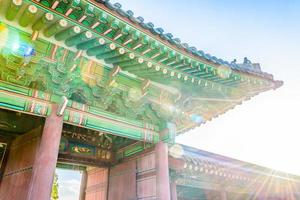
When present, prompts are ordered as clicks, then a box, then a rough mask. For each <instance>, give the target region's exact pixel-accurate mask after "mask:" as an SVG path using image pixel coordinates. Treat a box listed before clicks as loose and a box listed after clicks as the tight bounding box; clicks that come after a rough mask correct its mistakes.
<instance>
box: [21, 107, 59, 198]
mask: <svg viewBox="0 0 300 200" xmlns="http://www.w3.org/2000/svg"><path fill="white" fill-rule="evenodd" d="M57 109H58V106H57V105H53V106H52V112H51V115H50V116H49V117H47V118H46V121H45V125H44V129H43V134H42V138H41V142H40V147H39V150H38V153H37V156H36V159H35V162H34V165H33V173H32V179H31V182H30V185H29V191H28V195H27V198H26V200H49V199H50V196H51V189H52V182H53V175H54V172H55V168H56V162H57V157H58V151H59V143H60V138H61V133H62V128H63V117H62V116H57V114H56V113H57Z"/></svg>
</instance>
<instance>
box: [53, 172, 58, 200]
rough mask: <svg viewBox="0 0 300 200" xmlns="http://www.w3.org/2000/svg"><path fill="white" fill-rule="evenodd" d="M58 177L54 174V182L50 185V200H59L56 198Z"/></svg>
mask: <svg viewBox="0 0 300 200" xmlns="http://www.w3.org/2000/svg"><path fill="white" fill-rule="evenodd" d="M57 179H58V176H57V174H56V173H55V174H54V180H53V185H52V192H51V200H59V197H58V182H57Z"/></svg>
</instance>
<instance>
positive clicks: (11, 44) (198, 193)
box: [0, 0, 300, 200]
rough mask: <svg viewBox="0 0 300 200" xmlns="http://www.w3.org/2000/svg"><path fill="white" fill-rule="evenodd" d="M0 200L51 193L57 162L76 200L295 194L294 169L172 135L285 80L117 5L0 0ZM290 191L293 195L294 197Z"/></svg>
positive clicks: (33, 199)
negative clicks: (75, 179)
mask: <svg viewBox="0 0 300 200" xmlns="http://www.w3.org/2000/svg"><path fill="white" fill-rule="evenodd" d="M0 22H1V23H0V167H1V169H0V184H1V185H0V200H49V199H50V192H51V188H52V181H53V175H54V171H55V169H56V167H58V168H68V169H74V170H81V171H83V177H82V183H81V193H80V199H82V200H83V199H85V200H154V199H159V200H171V199H172V200H177V199H178V200H196V199H197V200H199V199H209V200H212V199H222V200H225V199H229V200H231V199H240V200H245V199H260V200H261V199H276V200H279V199H280V200H295V199H300V197H299V188H300V183H299V181H300V179H299V178H298V177H295V176H292V175H288V174H284V173H280V172H274V171H272V170H270V169H266V168H263V167H259V166H256V165H253V164H249V163H245V162H241V161H238V160H234V159H230V158H226V157H223V156H220V155H215V154H212V153H208V152H204V151H200V150H197V149H193V148H191V147H187V146H182V145H179V144H175V137H176V135H178V134H183V133H185V132H187V131H188V130H190V129H193V128H195V127H197V126H199V125H201V124H203V123H205V122H206V121H210V120H212V119H213V118H215V117H217V116H218V115H221V114H223V113H225V112H226V111H227V110H229V109H232V108H234V107H235V106H236V105H239V104H241V103H242V102H243V101H245V100H249V99H250V98H252V97H253V96H255V95H257V94H259V93H261V92H264V91H267V90H271V89H276V88H278V87H280V86H281V85H282V82H281V81H276V80H274V79H273V76H272V75H270V74H267V73H265V72H263V71H261V68H260V66H259V64H255V63H251V62H250V61H249V60H248V59H247V58H245V60H244V62H243V63H241V64H238V63H236V62H235V61H233V62H227V61H224V60H222V59H220V58H217V57H215V56H211V55H209V54H206V53H204V52H203V51H201V50H197V49H196V48H195V47H192V46H189V45H188V44H186V43H181V41H180V39H178V38H175V37H173V35H172V34H171V33H165V32H164V30H163V29H162V28H156V27H154V25H153V23H151V22H146V21H144V19H143V18H142V17H136V16H134V13H133V12H132V11H130V10H129V11H124V10H122V8H121V5H120V4H118V3H115V4H112V3H110V2H109V1H101V0H98V1H94V0H89V1H86V0H36V1H34V0H0ZM297 195H298V196H297Z"/></svg>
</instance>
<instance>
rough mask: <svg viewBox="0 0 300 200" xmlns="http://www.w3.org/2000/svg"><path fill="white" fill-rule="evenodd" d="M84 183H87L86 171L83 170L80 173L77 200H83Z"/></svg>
mask: <svg viewBox="0 0 300 200" xmlns="http://www.w3.org/2000/svg"><path fill="white" fill-rule="evenodd" d="M86 183H87V172H86V170H84V171H82V175H81V182H80V193H79V200H85V190H86Z"/></svg>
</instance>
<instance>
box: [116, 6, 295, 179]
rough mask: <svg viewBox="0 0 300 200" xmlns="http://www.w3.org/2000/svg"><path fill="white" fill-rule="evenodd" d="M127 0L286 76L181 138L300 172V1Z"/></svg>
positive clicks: (218, 48) (178, 30)
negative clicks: (280, 84)
mask: <svg viewBox="0 0 300 200" xmlns="http://www.w3.org/2000/svg"><path fill="white" fill-rule="evenodd" d="M119 2H120V3H121V4H122V5H123V8H124V9H125V10H127V9H131V10H133V12H134V13H135V15H136V16H139V15H140V16H142V17H144V18H145V20H146V21H151V22H153V23H154V25H155V26H156V27H163V28H164V30H165V32H171V33H173V35H174V36H175V37H179V38H181V40H182V42H187V43H189V44H191V45H193V46H196V47H197V48H198V49H202V50H204V51H206V52H208V53H210V54H213V55H216V56H217V57H221V58H224V59H227V60H229V61H231V60H233V58H237V59H238V60H239V61H240V62H241V61H242V59H243V57H245V56H247V57H248V58H249V59H250V60H251V61H253V62H259V63H261V65H262V68H263V70H264V71H266V72H269V73H272V74H274V76H275V78H276V79H278V80H283V81H284V86H283V87H281V88H279V89H278V90H275V91H269V92H266V93H263V94H260V95H259V96H256V97H254V98H252V99H251V100H250V101H248V102H244V103H243V104H242V105H241V106H237V107H236V108H235V109H233V110H231V111H229V112H227V113H225V114H224V115H222V116H220V117H219V118H217V119H214V120H212V121H211V122H209V123H206V124H204V125H203V126H202V127H199V128H196V129H194V130H192V131H190V132H188V133H185V134H184V135H182V136H180V137H178V138H177V142H179V143H183V144H186V145H191V146H194V147H197V148H200V149H203V150H207V151H211V152H215V153H218V154H222V155H226V156H230V157H233V158H237V159H240V160H244V161H248V162H252V163H257V164H260V165H264V166H267V167H271V168H275V169H279V170H283V171H287V172H290V173H295V174H298V175H300V156H299V152H300V143H299V141H300V128H299V124H298V123H299V122H298V114H299V113H300V89H299V85H300V78H299V77H300V60H299V56H300V36H299V34H300V12H299V10H300V1H297V0H281V1H280V0H277V1H271V0H265V1H261V0H247V1H240V0H226V1H217V0H201V1H199V0H189V1H179V0H177V1H175V0H164V1H153V0H143V1H141V0H119ZM158 2H159V3H158Z"/></svg>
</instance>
